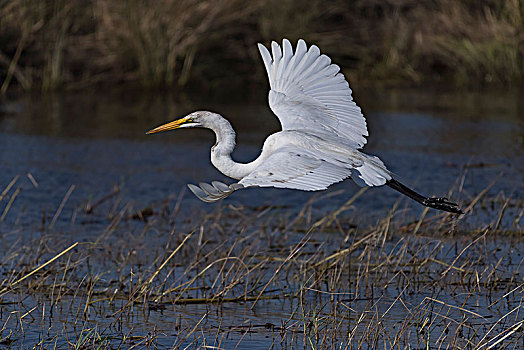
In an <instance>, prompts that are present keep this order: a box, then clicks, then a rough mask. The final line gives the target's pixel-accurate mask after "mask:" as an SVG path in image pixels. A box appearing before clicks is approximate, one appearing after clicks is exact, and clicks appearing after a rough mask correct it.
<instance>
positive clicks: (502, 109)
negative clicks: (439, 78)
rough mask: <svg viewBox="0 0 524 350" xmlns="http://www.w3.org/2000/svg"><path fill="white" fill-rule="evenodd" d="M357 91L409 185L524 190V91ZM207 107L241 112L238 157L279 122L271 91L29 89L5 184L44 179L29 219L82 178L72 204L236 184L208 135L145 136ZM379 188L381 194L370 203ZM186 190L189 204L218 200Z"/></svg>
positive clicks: (380, 151)
mask: <svg viewBox="0 0 524 350" xmlns="http://www.w3.org/2000/svg"><path fill="white" fill-rule="evenodd" d="M357 98H358V102H359V104H360V105H361V106H362V107H363V109H364V111H365V112H366V116H367V120H368V127H369V130H370V137H369V142H368V145H367V146H366V147H365V151H366V152H368V153H371V154H376V155H379V156H380V157H381V158H382V159H383V160H384V162H385V163H386V165H388V167H389V168H390V169H391V170H392V171H393V172H394V173H395V174H396V175H397V177H398V178H399V179H401V181H403V182H405V183H407V184H409V185H413V186H414V187H415V188H416V189H418V190H419V191H420V192H423V193H426V194H428V195H437V196H440V195H444V194H446V193H447V191H448V190H449V189H450V188H452V187H453V186H454V184H456V183H457V180H458V178H459V176H461V175H463V174H466V177H465V181H464V184H463V188H462V194H460V196H461V198H459V200H463V201H466V202H467V201H469V200H471V198H472V196H475V195H476V194H478V193H479V192H480V191H482V190H483V189H484V188H486V187H487V186H488V185H489V183H490V182H491V181H492V180H493V179H496V178H497V177H498V176H500V177H499V178H498V180H497V182H496V184H495V185H494V186H493V188H492V189H491V191H490V193H492V194H493V195H496V194H497V193H499V192H500V191H504V192H505V193H506V194H507V195H510V194H512V195H513V196H514V197H517V198H522V197H524V188H523V182H522V178H523V172H524V158H523V157H522V154H523V150H524V141H523V140H524V118H523V115H524V106H523V105H524V103H523V102H522V101H523V99H522V98H520V96H518V95H515V94H511V93H507V94H500V95H498V96H494V95H492V94H480V93H474V94H455V93H424V92H414V91H393V92H387V93H385V92H359V93H357ZM197 109H209V110H213V111H217V112H219V113H221V114H222V115H224V116H226V117H227V118H228V119H230V120H231V122H232V124H233V125H234V127H235V129H236V130H237V133H238V136H237V144H238V146H237V150H236V151H235V153H234V154H233V156H234V158H235V159H236V160H238V161H250V160H251V159H253V158H254V157H256V156H257V155H258V153H259V151H260V147H261V145H262V143H263V140H264V139H265V137H266V136H267V135H268V134H270V133H272V132H274V131H276V130H278V129H279V123H278V121H277V119H276V117H274V115H273V114H272V112H271V111H270V110H269V108H268V106H267V104H266V101H265V98H264V96H261V97H260V98H259V99H258V100H255V101H251V102H248V103H247V102H245V101H242V102H239V101H237V102H232V103H226V102H223V101H216V100H213V99H212V98H209V96H202V95H196V96H191V97H185V98H183V99H182V100H180V99H178V100H177V99H175V98H174V97H173V96H170V95H140V94H131V93H119V94H94V93H91V94H66V95H57V96H48V97H45V98H42V99H41V98H32V97H24V98H22V99H20V100H16V101H11V102H9V103H8V104H7V105H6V106H5V107H4V108H3V110H6V111H11V112H12V113H4V114H2V115H0V133H1V134H0V135H1V138H0V165H1V167H2V169H3V170H2V173H1V174H0V184H1V185H3V186H5V185H6V184H7V183H9V181H11V179H12V178H13V177H14V176H16V175H25V174H27V173H30V174H32V176H33V177H34V178H35V179H37V181H38V183H39V187H38V188H34V186H33V185H32V183H31V181H30V180H29V179H27V178H24V179H23V181H25V182H24V188H25V190H24V191H22V192H21V193H20V198H19V200H18V201H16V202H15V204H16V203H21V202H24V201H23V199H26V200H27V201H26V202H25V204H24V206H26V209H25V211H26V212H27V213H28V215H27V216H24V219H27V218H31V220H34V219H36V216H39V215H41V212H42V210H48V211H51V210H54V209H55V208H56V207H57V206H58V205H59V203H60V201H61V200H62V198H63V196H64V194H65V193H66V192H67V190H68V189H69V187H70V186H71V185H75V186H76V187H75V190H74V192H73V194H72V196H71V204H79V203H82V202H84V201H86V200H87V199H88V198H96V197H97V196H100V195H102V194H104V193H107V192H109V191H110V190H111V188H112V187H113V186H114V185H119V186H122V187H123V188H124V195H125V196H127V197H125V198H127V199H129V200H133V201H136V203H137V206H146V205H148V203H151V202H152V201H157V200H162V199H164V198H166V196H168V195H169V194H176V193H178V192H179V191H181V189H183V188H184V186H185V184H186V183H188V182H200V181H211V180H223V181H226V182H227V181H229V180H228V179H227V178H225V177H224V176H222V175H221V174H220V173H219V172H218V171H217V170H216V169H215V168H214V167H213V166H212V165H211V164H210V162H209V148H210V146H211V145H212V144H213V143H214V136H213V134H212V133H211V132H210V131H208V130H202V129H191V130H179V131H176V132H169V133H163V134H156V135H145V134H144V132H145V131H146V130H149V129H151V128H152V127H154V126H156V125H159V124H161V123H164V122H165V121H168V120H172V119H175V118H178V117H180V116H182V115H185V114H187V113H189V112H191V111H194V110H197ZM341 189H343V190H345V191H346V192H347V194H346V195H344V196H339V197H336V198H332V199H330V200H329V201H326V202H325V203H323V204H321V207H320V211H323V210H324V211H326V210H329V209H330V208H334V207H337V206H338V205H341V204H342V203H343V202H344V201H345V200H346V198H347V197H348V196H350V195H351V193H352V192H354V191H355V190H356V187H355V186H354V185H353V184H352V183H351V181H346V182H343V183H341V184H336V185H334V186H332V190H334V191H337V190H341ZM371 193H373V195H374V196H373V200H367V199H366V198H367V197H368V196H371V195H372V194H371ZM375 194H376V195H375ZM311 195H312V194H311V193H308V192H301V191H291V190H276V189H249V190H244V191H239V192H237V193H235V194H234V195H233V196H232V197H231V198H228V199H227V201H228V202H233V203H235V202H239V203H242V204H244V205H246V204H248V205H249V204H251V205H254V206H260V205H265V204H267V203H273V201H274V200H275V199H276V198H278V201H279V202H281V203H282V204H283V205H285V206H290V207H291V208H293V207H297V206H301V204H302V203H304V202H305V201H307V200H308V199H309V198H311ZM455 196H457V194H456V195H455ZM185 198H186V200H187V201H188V202H189V203H191V205H195V206H200V207H201V208H209V206H208V205H207V204H203V203H199V202H198V201H196V200H193V198H190V197H189V196H186V197H185ZM396 199H398V195H397V193H395V192H394V191H392V190H390V189H386V188H379V189H373V190H372V191H368V193H367V194H366V195H364V196H363V197H362V199H361V200H359V201H358V202H357V204H358V207H357V208H358V209H357V210H359V209H360V210H362V211H363V212H364V211H369V210H371V211H378V212H381V213H382V212H383V211H384V210H385V209H387V208H389V207H391V205H392V203H393V202H394V201H395V200H396ZM405 203H406V205H408V206H409V207H411V208H412V209H413V210H414V212H415V213H416V212H417V211H420V210H421V208H420V206H419V205H418V204H416V203H412V202H410V201H405ZM322 205H324V206H325V207H323V206H322ZM64 209H65V210H66V212H67V210H72V209H71V207H66V208H64ZM31 216H33V217H31ZM11 219H13V218H11ZM472 220H473V219H472ZM475 220H479V219H478V217H477V218H475ZM489 220H490V218H487V220H486V221H489ZM477 223H478V222H477Z"/></svg>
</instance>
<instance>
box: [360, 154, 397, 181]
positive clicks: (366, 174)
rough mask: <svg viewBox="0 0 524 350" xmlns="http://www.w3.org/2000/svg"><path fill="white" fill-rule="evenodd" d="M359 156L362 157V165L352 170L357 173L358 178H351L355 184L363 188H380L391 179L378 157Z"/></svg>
mask: <svg viewBox="0 0 524 350" xmlns="http://www.w3.org/2000/svg"><path fill="white" fill-rule="evenodd" d="M361 154H362V155H363V156H364V158H363V159H362V160H363V164H362V166H360V167H356V168H355V169H354V170H356V172H357V173H358V177H356V176H354V177H353V180H354V181H355V182H356V183H357V184H359V185H363V186H382V185H385V184H386V182H387V181H389V180H391V179H392V176H391V173H390V171H389V170H388V169H387V168H386V166H385V165H384V163H382V161H381V160H380V159H379V158H378V157H375V156H370V155H368V154H364V153H361Z"/></svg>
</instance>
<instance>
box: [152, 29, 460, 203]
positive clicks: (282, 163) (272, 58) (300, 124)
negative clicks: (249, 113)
mask: <svg viewBox="0 0 524 350" xmlns="http://www.w3.org/2000/svg"><path fill="white" fill-rule="evenodd" d="M258 49H259V50H260V54H261V55H262V59H263V61H264V65H265V67H266V71H267V75H268V77H269V85H270V91H269V106H270V107H271V110H272V111H273V112H274V113H275V114H276V116H277V117H278V119H279V120H280V124H281V125H282V131H280V132H277V133H274V134H272V135H269V136H268V138H267V139H266V140H265V142H264V146H263V147H262V152H261V154H260V156H259V157H258V158H257V159H255V160H254V161H252V162H250V163H246V164H242V163H237V162H235V161H234V160H233V159H231V153H232V152H233V149H234V148H235V131H234V130H233V127H232V126H231V124H230V123H229V122H228V121H227V120H226V119H225V118H224V117H222V116H221V115H220V114H217V113H213V112H208V111H198V112H193V113H191V114H189V115H187V116H186V117H184V118H181V119H178V120H175V121H172V122H170V123H167V124H164V125H161V126H159V127H157V128H155V129H153V130H150V131H149V132H148V134H152V133H156V132H160V131H166V130H172V129H177V128H192V127H203V128H209V129H211V130H213V131H214V132H215V134H216V143H215V145H214V146H213V147H212V148H211V163H213V165H214V166H215V167H216V168H217V169H218V170H220V171H221V172H222V173H223V174H224V175H226V176H229V177H232V178H234V179H237V180H239V181H238V182H236V183H234V184H231V185H226V184H224V183H222V182H218V181H213V182H212V183H211V184H207V183H200V184H199V186H195V185H191V184H189V185H188V186H189V189H190V190H191V191H192V192H193V193H194V194H195V195H196V196H197V197H198V198H200V199H201V200H203V201H205V202H215V201H217V200H220V199H222V198H224V197H227V196H229V195H230V194H231V193H233V192H234V191H236V190H239V189H242V188H246V187H278V188H291V189H297V190H305V191H319V190H325V189H326V188H327V187H328V186H330V185H331V184H333V183H336V182H339V181H342V180H344V179H347V178H349V177H351V178H352V179H353V180H355V182H357V183H365V185H367V186H381V185H388V186H389V187H391V188H393V189H395V190H397V191H399V192H401V193H403V194H405V195H407V196H409V197H411V198H412V199H414V200H416V201H417V202H419V203H421V204H422V205H425V206H427V207H431V208H436V209H440V210H445V211H448V212H451V213H462V211H461V210H460V208H459V207H458V206H457V204H455V203H452V202H450V201H448V200H447V198H430V197H424V196H422V195H420V194H418V193H416V192H415V191H413V190H411V189H409V188H408V187H406V186H404V185H403V184H401V183H400V182H398V181H397V180H395V179H394V178H393V177H392V173H391V172H390V171H389V170H388V169H387V168H386V166H385V165H384V163H382V161H381V160H380V159H379V158H378V157H375V156H371V155H368V154H365V153H363V152H361V151H360V149H362V147H363V146H364V144H365V143H366V138H365V136H368V131H367V128H366V120H365V118H364V116H363V115H362V113H361V111H360V108H359V107H358V106H357V104H356V103H355V101H353V98H352V96H351V89H350V88H349V84H348V82H347V81H346V79H345V78H344V75H343V74H342V73H340V67H339V66H337V65H336V64H332V63H331V59H330V58H329V57H328V56H326V55H323V54H320V50H319V48H318V47H317V46H315V45H312V46H310V47H309V49H308V47H307V46H306V43H305V42H304V40H299V41H298V43H297V46H296V49H295V51H294V52H293V48H292V46H291V43H290V42H289V40H287V39H284V40H283V42H282V47H281V46H280V45H279V44H277V43H276V42H273V43H272V44H271V50H272V53H270V52H269V51H268V50H267V49H266V48H265V47H264V46H263V45H261V44H258Z"/></svg>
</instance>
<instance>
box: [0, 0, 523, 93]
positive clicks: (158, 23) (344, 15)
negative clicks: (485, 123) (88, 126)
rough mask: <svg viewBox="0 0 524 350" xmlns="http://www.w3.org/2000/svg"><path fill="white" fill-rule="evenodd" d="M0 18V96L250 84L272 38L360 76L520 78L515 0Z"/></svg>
mask: <svg viewBox="0 0 524 350" xmlns="http://www.w3.org/2000/svg"><path fill="white" fill-rule="evenodd" d="M0 18H1V21H0V47H1V48H2V49H1V51H0V80H1V83H2V88H1V92H2V94H4V93H6V91H7V90H8V89H14V90H15V89H18V90H37V91H40V90H41V91H50V90H57V89H59V90H62V89H68V90H71V89H75V90H78V89H83V88H85V87H89V86H98V85H105V86H115V85H133V86H139V87H145V88H158V87H175V86H180V85H185V84H188V83H190V84H192V85H196V86H199V87H201V88H202V87H203V88H213V87H214V86H215V84H218V83H220V81H222V82H223V81H228V83H229V84H232V83H235V82H236V83H238V84H242V85H244V84H248V83H249V82H251V83H257V82H260V81H262V79H265V77H264V74H263V73H262V68H261V65H260V64H259V63H260V62H259V57H258V52H257V50H256V47H255V44H256V43H257V42H263V43H268V42H269V41H271V40H281V38H283V37H288V38H289V39H291V40H293V41H295V40H297V39H298V38H304V39H305V40H306V41H307V42H308V43H316V44H318V45H319V46H320V47H321V48H322V50H323V51H324V52H325V53H327V54H329V56H330V57H331V58H332V59H333V60H334V61H335V62H337V63H338V64H339V65H340V66H342V67H343V71H344V72H345V73H346V74H349V75H350V78H351V79H352V80H355V81H360V82H366V81H368V82H369V81H371V82H374V83H376V82H382V83H389V84H397V85H398V84H399V83H400V84H409V85H413V84H415V85H416V84H421V83H428V82H433V83H435V82H452V83H458V84H459V85H463V86H464V85H465V86H478V85H479V84H480V85H484V84H490V83H494V84H498V85H502V84H507V83H521V82H522V78H523V74H524V71H523V68H522V67H524V64H523V57H524V48H523V44H522V43H523V42H524V32H523V31H522V28H524V2H522V1H521V0H502V1H493V0H482V1H468V0H460V1H457V0H438V1H427V2H420V1H413V0H400V1H371V2H370V1H360V0H359V1H340V0H335V1H330V2H328V4H325V3H324V2H323V1H320V0H313V1H291V0H278V1H277V0H267V1H240V0H214V1H196V0H169V1H148V0H133V1H125V2H114V1H106V0H98V1H81V0H74V1H63V0H52V1H24V0H14V1H6V2H2V4H0ZM255 62H256V63H257V64H254V63H255ZM253 69H255V70H258V72H259V73H260V74H253V73H254V72H253ZM246 81H247V82H246Z"/></svg>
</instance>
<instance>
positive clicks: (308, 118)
mask: <svg viewBox="0 0 524 350" xmlns="http://www.w3.org/2000/svg"><path fill="white" fill-rule="evenodd" d="M258 48H259V51H260V54H261V56H262V60H263V61H264V65H265V67H266V72H267V74H268V77H269V84H270V88H271V89H270V92H269V105H270V107H271V110H272V111H273V112H274V113H275V114H276V115H277V117H278V119H279V120H280V123H281V125H282V129H283V130H303V131H307V132H309V133H312V134H315V133H316V132H317V133H320V132H321V133H323V134H325V132H328V133H329V134H330V135H332V136H333V137H337V138H343V139H345V142H346V143H347V142H348V141H350V143H354V144H355V145H356V146H357V147H358V148H361V147H362V146H364V144H365V143H366V138H365V136H367V135H368V131H367V126H366V119H365V118H364V116H363V115H362V112H361V110H360V107H358V105H357V104H356V103H355V101H353V97H352V95H351V93H352V92H351V89H350V87H349V84H348V82H347V81H346V79H345V78H344V75H343V74H342V73H340V67H339V66H338V65H336V64H333V63H331V59H330V58H329V57H328V56H326V55H323V54H320V49H319V48H318V47H317V46H316V45H311V46H310V47H309V49H308V48H307V45H306V43H305V41H304V40H302V39H300V40H299V41H298V43H297V46H296V50H295V53H293V47H292V46H291V43H290V42H289V40H287V39H284V40H283V41H282V47H281V46H280V45H279V44H277V43H276V42H272V43H271V51H272V53H270V52H269V51H268V49H267V48H266V47H264V46H263V45H261V44H259V45H258ZM282 48H283V49H282Z"/></svg>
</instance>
